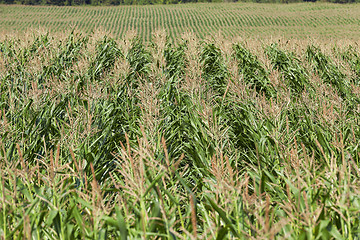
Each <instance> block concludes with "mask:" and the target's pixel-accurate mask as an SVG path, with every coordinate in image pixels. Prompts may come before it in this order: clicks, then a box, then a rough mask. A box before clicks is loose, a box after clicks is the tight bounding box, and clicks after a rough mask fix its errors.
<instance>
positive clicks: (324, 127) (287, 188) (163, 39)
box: [0, 31, 360, 239]
mask: <svg viewBox="0 0 360 240" xmlns="http://www.w3.org/2000/svg"><path fill="white" fill-rule="evenodd" d="M359 76H360V53H359V47H358V44H357V42H346V43H345V42H343V43H329V42H311V41H305V40H301V41H300V40H287V41H285V40H281V39H280V40H277V41H263V42H260V41H252V40H248V41H235V40H233V41H228V40H226V39H224V38H221V37H217V38H216V39H213V40H211V39H209V40H201V41H200V40H198V39H197V38H196V36H195V35H194V34H191V33H189V34H184V35H183V36H182V37H181V38H178V39H177V40H176V41H175V42H174V41H171V40H170V37H169V36H167V35H166V34H165V33H164V32H161V31H159V32H155V33H154V34H153V35H152V39H151V41H150V42H148V43H144V42H143V41H141V40H140V39H139V38H138V36H136V34H128V35H126V36H125V37H124V38H123V39H121V40H114V39H113V38H110V37H107V36H106V35H101V36H100V35H84V34H80V33H78V32H71V33H69V34H68V35H67V36H65V37H55V36H53V35H52V34H49V33H44V34H37V33H34V34H32V35H31V37H29V36H27V37H26V39H21V38H17V37H16V38H15V37H10V36H8V37H4V38H2V40H1V41H0V199H1V201H0V238H1V239H359V238H360V222H359V221H360V169H359V164H360V163H359V161H360V155H359V153H360V152H359V140H360V125H359V120H360V115H359V113H360V108H359V100H360V98H359V97H360V82H359Z"/></svg>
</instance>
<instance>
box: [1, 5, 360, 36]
mask: <svg viewBox="0 0 360 240" xmlns="http://www.w3.org/2000/svg"><path fill="white" fill-rule="evenodd" d="M72 27H76V28H77V29H79V30H80V31H84V32H87V33H90V32H91V31H93V30H94V29H100V30H102V31H106V32H108V33H111V34H112V35H113V36H114V37H115V38H117V39H120V38H123V37H124V35H125V34H126V33H127V32H128V31H129V30H136V31H137V33H138V35H139V36H140V37H141V38H143V39H145V40H149V39H150V36H151V33H152V32H154V30H159V29H165V30H166V31H167V32H168V34H169V35H170V36H171V37H172V38H177V37H180V36H181V34H182V33H183V32H189V31H192V32H194V33H195V35H196V36H197V37H199V38H203V37H206V36H208V35H212V36H213V35H214V34H217V33H219V32H221V33H222V34H223V35H224V36H227V37H237V36H241V37H249V36H251V37H267V38H269V37H272V36H276V37H278V36H283V37H285V38H290V37H295V38H307V37H308V36H312V37H317V38H347V39H358V38H360V31H359V27H360V5H356V4H351V5H336V4H327V3H313V4H311V3H299V4H254V3H211V4H210V3H209V4H184V5H181V4H179V5H153V6H118V7H88V6H86V7H81V6H78V7H55V6H6V5H0V33H2V34H4V33H10V32H14V31H17V32H20V33H22V32H23V31H27V30H28V29H29V28H34V29H38V28H41V29H46V30H50V31H51V32H63V31H64V30H68V29H69V28H72Z"/></svg>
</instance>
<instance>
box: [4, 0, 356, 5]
mask: <svg viewBox="0 0 360 240" xmlns="http://www.w3.org/2000/svg"><path fill="white" fill-rule="evenodd" d="M240 1H242V2H258V3H295V2H316V1H317V0H240ZM320 1H322V2H330V3H354V2H360V0H320ZM190 2H193V3H194V2H238V0H0V3H2V4H23V5H55V6H81V5H93V6H101V5H105V6H106V5H107V6H109V5H151V4H179V3H190Z"/></svg>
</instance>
